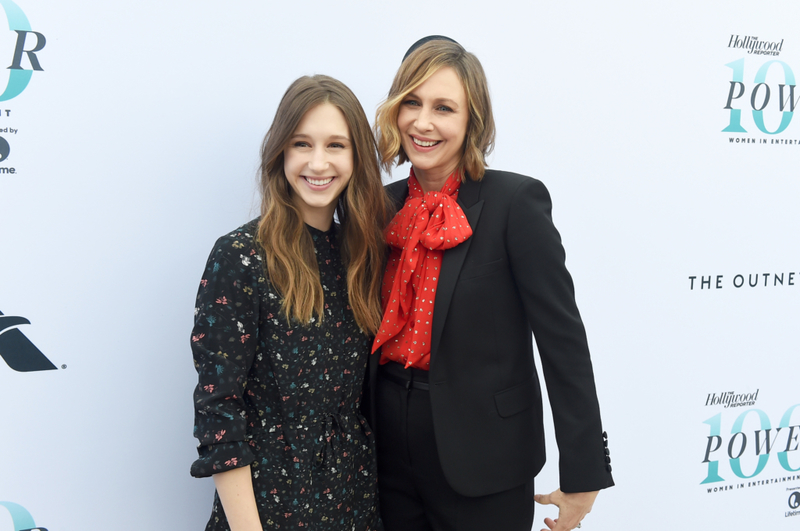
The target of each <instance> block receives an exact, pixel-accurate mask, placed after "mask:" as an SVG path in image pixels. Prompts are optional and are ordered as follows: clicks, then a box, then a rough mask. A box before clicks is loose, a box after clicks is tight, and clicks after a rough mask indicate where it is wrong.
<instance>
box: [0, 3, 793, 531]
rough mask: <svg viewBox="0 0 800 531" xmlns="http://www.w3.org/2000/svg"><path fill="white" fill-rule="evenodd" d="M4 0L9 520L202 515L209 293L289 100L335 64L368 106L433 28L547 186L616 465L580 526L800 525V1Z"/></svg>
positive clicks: (551, 453) (56, 526) (62, 527)
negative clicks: (201, 368)
mask: <svg viewBox="0 0 800 531" xmlns="http://www.w3.org/2000/svg"><path fill="white" fill-rule="evenodd" d="M666 4H669V5H666ZM0 7H1V8H2V12H1V13H0V66H2V67H3V68H4V69H2V70H0V253H1V255H2V259H0V356H1V357H2V359H1V360H0V419H2V421H1V424H0V426H2V436H0V531H21V530H28V529H40V530H44V529H47V530H49V531H78V530H80V531H84V530H102V529H114V530H115V531H140V530H142V529H154V530H162V529H163V530H167V529H177V530H187V531H189V530H195V529H202V528H203V526H204V523H205V521H206V520H207V519H208V516H209V513H210V509H211V501H212V496H213V484H212V481H211V480H196V479H192V478H191V477H190V476H189V465H190V463H191V462H192V461H193V460H194V458H195V455H196V453H195V441H194V439H193V438H192V420H193V409H192V398H191V394H192V390H193V386H194V382H195V378H196V376H195V372H194V367H193V363H192V359H191V353H190V350H189V333H190V330H191V326H192V317H193V310H194V297H195V292H196V289H197V284H198V282H199V279H200V276H201V273H202V270H203V267H204V264H205V259H206V257H207V255H208V252H209V251H210V249H211V246H212V245H213V243H214V241H215V240H216V238H217V237H218V236H220V235H221V234H224V233H226V232H227V231H229V230H230V229H233V228H235V227H237V226H239V225H241V224H242V223H244V222H246V221H248V220H249V219H251V218H253V217H255V215H256V213H257V212H258V202H259V198H258V195H257V188H256V169H257V166H258V150H259V145H260V142H261V140H262V138H263V135H264V133H265V132H266V130H267V128H268V126H269V124H270V122H271V120H272V117H273V114H274V112H275V109H276V107H277V104H278V101H279V99H280V97H281V96H282V94H283V92H284V90H285V89H286V87H287V86H288V85H289V84H290V83H291V82H292V81H293V80H294V79H296V78H297V77H299V76H300V75H304V74H315V73H324V74H328V75H331V76H334V77H336V78H339V79H341V80H342V81H344V82H345V83H346V84H348V85H349V86H350V87H351V88H352V89H353V91H354V92H355V93H356V94H357V95H358V96H359V98H360V99H361V102H362V104H363V105H364V108H365V109H366V112H367V114H368V116H373V115H374V111H375V109H376V107H377V105H378V104H379V102H380V101H381V99H382V98H383V97H384V96H385V95H386V93H387V91H388V89H389V85H390V83H391V80H392V78H393V76H394V73H395V71H396V69H397V67H398V65H399V63H400V59H401V58H402V56H403V53H404V52H405V50H406V49H407V48H408V46H409V45H410V44H411V43H412V42H414V41H415V40H417V39H418V38H420V37H422V36H425V35H429V34H434V33H437V34H445V35H449V36H451V37H453V38H455V39H456V40H458V41H459V42H461V43H462V44H463V45H464V46H465V47H466V48H467V49H468V50H470V51H472V52H474V53H475V54H476V55H477V56H478V57H479V59H480V60H481V61H482V63H483V65H484V67H485V69H486V72H487V75H488V77H489V81H490V85H491V90H492V97H493V102H494V106H495V116H496V121H497V129H498V135H497V145H496V150H495V152H494V154H493V155H492V157H491V159H490V165H491V166H492V167H494V168H498V169H504V170H509V171H515V172H519V173H524V174H527V175H531V176H534V177H537V178H539V179H541V180H542V181H544V182H545V184H546V185H547V186H548V188H549V189H550V191H551V194H552V196H553V201H554V219H555V222H556V225H557V226H558V227H559V230H560V231H561V233H562V237H563V240H564V244H565V247H566V249H567V256H568V266H569V268H570V270H571V272H572V274H573V276H574V279H575V283H576V289H577V296H578V302H579V305H580V307H581V310H582V314H583V317H584V320H585V322H586V326H587V329H588V333H589V339H590V344H591V346H592V350H593V359H594V363H595V372H596V378H597V384H598V392H599V395H600V403H601V409H602V412H603V419H604V428H605V429H606V430H607V432H608V434H609V446H610V449H611V454H612V458H613V465H614V474H615V479H616V482H617V486H616V487H614V488H612V489H608V490H607V491H604V492H603V493H601V495H600V496H599V498H598V499H597V503H596V505H595V508H594V510H593V511H592V513H591V514H590V515H589V516H588V517H587V518H586V519H585V520H584V523H583V526H584V529H589V530H592V529H595V530H611V529H642V528H646V529H654V530H665V531H666V530H672V529H675V528H676V527H680V526H685V525H689V526H690V527H692V528H697V529H746V528H754V527H756V526H757V527H759V528H767V529H797V527H798V525H800V451H798V450H799V448H800V391H799V390H800V385H798V383H797V380H798V375H800V326H799V325H798V317H800V246H798V241H800V236H799V235H798V228H799V227H800V208H798V198H800V178H799V177H798V176H799V175H800V167H799V165H798V161H800V117H795V114H794V113H795V112H796V111H800V109H798V107H800V88H798V87H797V80H798V77H800V34H799V33H798V31H797V26H796V21H797V19H798V18H799V17H800V4H797V3H796V2H787V1H780V2H778V1H762V2H757V3H753V2H745V1H738V0H732V1H726V2H700V3H698V2H690V1H689V0H676V1H674V2H669V3H663V2H662V3H651V2H637V1H634V0H614V1H611V2H590V1H588V0H581V1H577V2H562V3H553V2H518V1H503V0H499V1H496V2H492V3H489V4H487V3H485V2H478V1H473V0H465V1H463V2H459V3H452V2H439V1H429V2H416V1H409V2H406V3H399V4H398V3H387V4H380V3H375V2H367V1H355V0H345V1H343V2H339V3H334V4H331V3H329V2H319V1H316V0H312V1H309V2H305V3H302V4H298V3H294V2H285V3H275V2H256V1H254V0H249V1H245V0H242V1H235V2H228V3H220V2H210V1H202V0H201V1H188V0H173V1H166V2H164V1H159V2H157V1H155V0H142V1H139V2H134V3H126V4H111V3H108V2H100V1H97V0H89V1H85V2H79V3H74V2H56V1H53V0H13V1H12V0H0ZM6 23H7V24H6ZM407 172H408V167H400V168H397V169H396V170H395V171H394V175H387V176H386V181H387V182H389V181H390V180H392V179H396V178H400V177H404V176H406V175H407ZM548 430H549V431H548V439H549V445H548V463H547V465H546V467H545V469H544V470H543V471H542V473H541V474H540V476H539V477H538V478H537V489H536V490H537V491H539V492H549V491H550V490H552V489H554V488H556V487H557V485H558V477H557V466H556V464H557V461H558V451H557V447H556V444H555V439H554V437H553V431H552V427H551V426H548ZM467 465H468V464H467V463H465V466H467ZM545 516H555V511H554V510H553V509H552V508H550V507H546V508H542V507H539V508H537V513H536V524H535V526H536V529H539V528H541V527H543V524H542V519H543V518H544V517H545Z"/></svg>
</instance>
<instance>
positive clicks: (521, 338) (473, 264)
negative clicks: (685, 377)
mask: <svg viewBox="0 0 800 531" xmlns="http://www.w3.org/2000/svg"><path fill="white" fill-rule="evenodd" d="M387 191H388V192H389V195H390V197H391V198H392V199H393V200H394V202H395V204H396V205H397V206H398V208H399V207H400V206H402V204H403V202H404V201H405V198H406V196H407V194H408V183H407V180H403V181H399V182H395V183H392V184H390V185H389V186H387ZM458 203H459V204H460V205H461V208H462V209H463V211H464V214H465V215H466V217H467V220H468V221H469V224H470V226H471V227H472V230H473V235H472V237H471V238H470V239H469V240H467V241H466V242H464V243H462V244H461V245H458V246H457V247H454V248H452V249H449V250H447V251H445V252H444V257H443V261H442V270H441V276H440V279H439V285H438V288H437V289H438V292H437V294H436V299H435V305H434V312H433V323H432V337H431V364H430V398H431V407H432V409H433V418H434V430H435V434H436V443H437V447H438V450H439V458H440V460H441V463H442V467H443V469H444V473H445V476H446V477H447V479H448V481H449V483H450V485H451V486H452V487H453V489H455V490H456V491H457V492H459V493H461V494H463V495H466V496H483V495H486V494H491V493H495V492H500V491H503V490H507V489H510V488H513V487H515V486H517V485H521V484H523V483H525V482H526V481H528V480H530V479H532V478H533V477H534V476H535V475H536V474H537V473H538V472H539V470H540V469H541V468H542V466H543V465H544V462H545V448H544V430H543V424H542V396H541V390H540V388H539V378H538V376H537V374H536V369H535V366H534V362H533V346H532V341H531V332H533V334H534V336H535V339H536V344H537V347H538V350H539V355H540V357H541V360H542V367H543V369H544V377H545V381H546V384H547V389H548V396H549V400H550V405H551V407H552V410H553V417H554V422H555V429H556V439H557V441H558V447H559V452H560V462H559V471H560V482H561V489H562V490H563V491H564V492H583V491H593V490H599V489H602V488H605V487H610V486H611V485H613V484H614V482H613V480H612V478H611V467H610V465H609V464H608V462H607V451H606V447H605V444H606V443H605V441H604V437H605V435H604V432H603V429H602V426H601V421H600V411H599V407H598V403H597V396H596V391H595V384H594V376H593V373H592V364H591V360H590V358H589V349H588V346H587V342H586V333H585V331H584V327H583V323H582V321H581V318H580V314H579V313H578V308H577V306H576V304H575V296H574V289H573V284H572V279H571V277H570V275H569V273H568V272H567V269H566V267H565V263H564V262H565V254H564V249H563V247H562V245H561V238H560V236H559V234H558V231H557V230H556V228H555V227H554V225H553V222H552V219H551V216H550V210H551V203H550V196H549V194H548V192H547V189H546V188H545V187H544V185H543V184H542V183H541V182H540V181H537V180H535V179H532V178H530V177H525V176H523V175H517V174H514V173H507V172H500V171H493V170H488V171H487V172H486V175H485V176H484V178H483V180H482V181H478V182H476V181H472V180H470V179H467V181H466V182H464V183H463V184H462V185H461V188H460V191H459V194H458ZM378 361H379V353H376V354H375V355H373V356H371V358H370V364H369V382H370V385H369V388H371V389H373V390H374V387H375V382H376V377H377V368H378ZM370 392H371V391H370ZM371 398H372V400H370V402H372V403H373V404H374V393H373V394H372V395H371ZM371 413H372V414H377V415H380V411H375V410H374V407H373V408H372V409H371ZM372 420H373V422H372V425H373V426H375V425H376V423H375V422H374V418H373V419H372ZM377 436H378V437H380V433H378V434H377Z"/></svg>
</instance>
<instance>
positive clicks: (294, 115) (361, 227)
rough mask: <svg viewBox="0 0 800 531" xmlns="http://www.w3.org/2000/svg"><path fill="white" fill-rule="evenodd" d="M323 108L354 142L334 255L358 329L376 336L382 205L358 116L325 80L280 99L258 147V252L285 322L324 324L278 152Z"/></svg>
mask: <svg viewBox="0 0 800 531" xmlns="http://www.w3.org/2000/svg"><path fill="white" fill-rule="evenodd" d="M323 103H330V104H332V105H334V106H335V107H337V108H338V109H339V110H340V111H341V112H342V114H343V115H344V118H345V121H346V122H347V126H348V128H349V129H350V136H351V138H352V142H353V175H352V177H351V178H350V182H349V183H348V185H347V187H346V188H345V190H344V192H343V193H342V194H341V195H340V196H339V199H338V204H337V206H336V215H337V217H338V219H339V223H340V224H341V226H342V230H341V236H340V248H341V253H342V261H343V263H344V266H345V268H346V269H347V289H348V295H349V302H350V307H351V308H352V309H353V314H354V315H355V319H356V323H357V324H358V326H359V327H360V328H361V329H362V330H364V331H365V332H369V333H371V334H374V333H375V332H376V331H377V330H378V325H379V324H380V321H381V305H380V287H381V280H382V272H383V261H384V245H385V243H384V237H383V228H384V226H385V225H386V222H387V221H388V199H387V197H386V193H385V191H384V189H383V184H382V183H381V174H380V169H379V167H378V160H377V156H376V145H375V139H374V137H373V136H372V132H371V130H370V126H369V122H368V121H367V117H366V115H365V114H364V109H362V108H361V104H360V103H359V102H358V99H357V98H356V97H355V95H354V94H353V93H352V92H351V91H350V89H349V88H347V86H345V84H344V83H342V82H341V81H338V80H336V79H333V78H332V77H328V76H323V75H316V76H311V77H308V76H303V77H301V78H300V79H298V80H296V81H295V82H294V83H292V84H291V85H290V86H289V88H288V89H287V90H286V93H285V94H284V95H283V98H282V99H281V102H280V105H278V110H277V111H276V112H275V119H274V120H273V121H272V125H271V126H270V128H269V131H268V132H267V134H266V136H265V137H264V142H263V143H262V145H261V195H262V202H261V220H260V221H259V224H258V242H259V243H260V244H261V246H262V247H263V249H264V255H265V258H266V267H267V272H268V274H269V279H270V282H271V283H272V284H273V286H275V288H276V289H277V290H278V292H279V293H280V294H281V295H282V297H283V302H282V310H283V313H284V314H285V316H286V318H287V319H296V320H297V321H299V322H301V323H309V322H310V320H311V318H312V317H313V316H315V315H316V316H317V317H318V318H319V319H320V320H322V316H323V305H324V299H323V292H322V284H321V283H320V278H319V268H318V266H317V260H316V256H315V254H314V242H313V240H312V238H311V234H310V233H309V232H308V230H307V229H306V228H305V224H304V222H303V218H302V216H301V214H300V211H299V210H298V209H297V207H295V205H294V202H293V199H292V190H291V187H290V185H289V182H288V181H287V179H286V174H285V173H284V169H283V161H284V154H283V153H284V149H285V148H286V147H287V144H288V142H289V139H290V138H291V137H292V135H293V134H294V132H295V130H296V129H297V125H298V124H299V123H300V120H302V119H303V116H305V114H306V113H307V112H308V111H309V110H310V109H312V108H314V107H316V106H317V105H321V104H323Z"/></svg>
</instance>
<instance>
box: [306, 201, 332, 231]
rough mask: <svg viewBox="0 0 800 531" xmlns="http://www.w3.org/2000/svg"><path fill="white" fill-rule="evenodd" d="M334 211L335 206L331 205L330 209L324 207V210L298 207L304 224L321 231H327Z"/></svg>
mask: <svg viewBox="0 0 800 531" xmlns="http://www.w3.org/2000/svg"><path fill="white" fill-rule="evenodd" d="M335 211H336V207H335V206H331V208H330V209H325V211H321V210H318V209H313V210H310V209H302V208H301V209H300V214H301V216H302V218H303V222H304V223H305V224H306V225H311V226H312V227H314V228H315V229H317V230H321V231H322V232H328V230H330V228H331V225H332V224H333V213H334V212H335Z"/></svg>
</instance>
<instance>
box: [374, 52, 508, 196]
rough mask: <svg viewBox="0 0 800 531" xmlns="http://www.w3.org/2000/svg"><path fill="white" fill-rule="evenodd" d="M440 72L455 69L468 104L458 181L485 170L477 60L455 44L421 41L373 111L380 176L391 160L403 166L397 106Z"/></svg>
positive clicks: (488, 108)
mask: <svg viewBox="0 0 800 531" xmlns="http://www.w3.org/2000/svg"><path fill="white" fill-rule="evenodd" d="M445 67H450V68H452V69H453V70H455V72H456V75H458V78H459V79H460V80H461V85H462V86H463V87H464V92H465V93H466V95H467V103H468V105H469V121H468V123H467V136H466V137H465V138H464V147H463V153H462V155H461V161H459V165H458V168H459V170H461V171H462V178H463V176H464V172H466V173H467V174H468V175H469V176H470V178H472V179H474V180H476V181H479V180H481V179H482V178H483V174H484V172H485V171H486V166H487V164H486V156H487V155H489V153H491V152H492V149H494V137H495V129H494V116H493V114H492V100H491V98H490V97H489V83H488V82H487V81H486V74H485V73H484V72H483V67H482V66H481V63H480V61H478V58H477V57H475V56H474V55H473V54H471V53H469V52H468V51H466V50H465V49H464V48H463V47H462V46H461V45H460V44H458V43H456V42H452V41H446V40H432V41H429V42H426V43H425V44H423V45H422V46H420V47H419V48H417V49H415V50H414V51H413V52H411V53H410V54H409V55H408V57H406V58H405V59H404V60H403V63H402V64H401V65H400V69H399V70H398V71H397V74H396V75H395V77H394V81H393V82H392V88H390V89H389V95H388V96H387V97H386V101H384V102H383V103H382V104H381V105H380V107H378V111H377V113H376V116H375V136H376V137H378V153H379V154H380V158H381V165H382V166H383V167H384V168H385V169H386V171H390V170H391V167H392V165H393V164H394V162H395V159H397V164H403V163H404V162H406V161H408V156H407V155H406V152H405V151H403V146H402V145H401V143H400V131H399V130H398V129H397V115H398V114H399V112H400V105H402V103H403V100H405V98H406V96H408V94H409V93H411V92H413V91H414V90H415V89H416V88H417V87H419V86H420V85H422V84H423V83H424V82H425V81H426V80H427V79H428V78H429V77H431V76H432V75H433V74H435V73H436V72H437V71H439V70H440V69H442V68H445Z"/></svg>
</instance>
